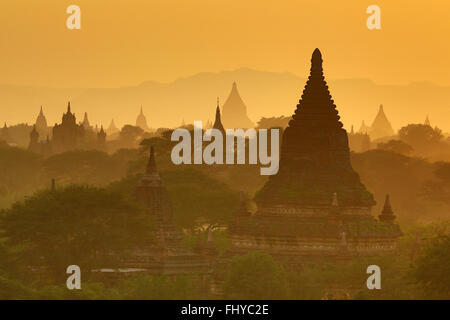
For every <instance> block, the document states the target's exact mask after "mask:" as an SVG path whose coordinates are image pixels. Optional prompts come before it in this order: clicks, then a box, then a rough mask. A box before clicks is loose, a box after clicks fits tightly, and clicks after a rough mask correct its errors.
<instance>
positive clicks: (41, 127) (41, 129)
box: [35, 106, 49, 138]
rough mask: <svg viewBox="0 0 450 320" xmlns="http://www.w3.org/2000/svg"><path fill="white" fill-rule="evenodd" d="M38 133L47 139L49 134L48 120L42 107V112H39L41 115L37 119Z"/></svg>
mask: <svg viewBox="0 0 450 320" xmlns="http://www.w3.org/2000/svg"><path fill="white" fill-rule="evenodd" d="M35 125H36V131H37V132H38V133H39V136H40V137H41V138H45V137H46V136H47V134H48V133H49V130H48V125H47V119H46V118H45V115H44V111H43V109H42V106H41V110H40V111H39V115H38V116H37V118H36V123H35Z"/></svg>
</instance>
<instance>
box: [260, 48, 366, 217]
mask: <svg viewBox="0 0 450 320" xmlns="http://www.w3.org/2000/svg"><path fill="white" fill-rule="evenodd" d="M339 119H340V117H339V115H338V111H337V110H336V105H335V104H334V101H333V100H332V98H331V95H330V92H329V91H328V86H327V84H326V82H325V79H324V76H323V70H322V55H321V53H320V51H319V49H316V50H315V51H314V53H313V55H312V59H311V73H310V76H309V79H308V81H307V83H306V86H305V89H304V91H303V95H302V98H301V99H300V101H299V104H298V105H297V109H296V110H295V114H294V115H293V117H292V120H291V121H290V122H289V126H288V127H287V128H286V130H285V131H284V134H283V142H282V146H281V155H280V167H279V172H278V174H277V175H274V176H271V177H270V178H269V180H268V182H267V183H266V185H265V186H264V187H263V188H262V190H260V192H259V193H258V194H257V196H256V201H257V203H258V207H259V208H261V209H262V210H264V208H270V207H272V208H273V207H276V206H278V205H280V204H283V205H285V204H286V203H290V204H292V206H295V207H302V208H306V207H308V206H316V207H317V206H324V208H326V207H328V206H329V203H330V199H331V198H332V195H333V193H334V192H337V194H338V195H339V201H340V203H341V205H342V206H343V207H344V208H345V207H348V208H352V210H353V208H360V209H361V210H363V211H368V210H369V209H370V207H371V206H373V205H374V204H375V201H374V199H373V196H372V194H371V193H370V192H368V191H367V189H366V188H365V187H364V185H363V184H362V183H361V182H360V179H359V176H358V174H357V173H356V172H355V171H354V170H353V168H352V166H351V164H350V151H349V147H348V138H347V132H346V131H345V130H344V129H343V128H342V126H343V125H342V123H341V122H340V121H339Z"/></svg>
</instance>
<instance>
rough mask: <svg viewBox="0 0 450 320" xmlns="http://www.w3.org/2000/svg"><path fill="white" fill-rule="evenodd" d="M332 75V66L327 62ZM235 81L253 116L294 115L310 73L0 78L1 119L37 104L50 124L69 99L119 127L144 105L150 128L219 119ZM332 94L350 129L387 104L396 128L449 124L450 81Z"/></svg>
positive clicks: (344, 88)
mask: <svg viewBox="0 0 450 320" xmlns="http://www.w3.org/2000/svg"><path fill="white" fill-rule="evenodd" d="M325 74H326V69H325ZM233 81H236V82H237V84H238V87H239V92H240V94H241V97H242V99H243V101H244V102H245V104H246V105H247V108H248V110H247V112H248V116H249V117H250V119H251V120H252V121H253V122H254V123H256V122H257V121H258V120H259V119H260V117H262V116H265V117H270V116H280V115H291V114H292V112H293V111H294V110H295V106H296V104H297V101H298V99H299V98H300V96H301V93H302V90H303V87H304V85H305V82H306V78H301V77H298V76H296V75H294V74H292V73H287V72H286V73H274V72H264V71H257V70H251V69H247V68H241V69H238V70H234V71H222V72H218V73H209V72H203V73H198V74H195V75H193V76H189V77H184V78H180V79H178V80H176V81H174V82H171V83H158V82H153V81H147V82H144V83H142V84H140V85H138V86H129V87H121V88H86V89H71V88H68V89H54V88H41V87H33V86H13V85H0V122H3V121H5V120H6V121H7V122H8V123H18V122H29V123H32V122H34V121H35V119H36V116H37V114H38V112H39V106H40V105H43V106H44V112H45V114H46V116H47V121H48V123H49V124H50V125H52V124H54V123H55V121H58V122H59V121H60V120H61V115H62V112H63V111H64V110H65V108H66V105H67V100H71V102H72V109H73V111H74V112H75V113H76V115H77V117H78V120H81V119H80V117H81V116H82V114H83V113H84V111H87V112H88V113H89V119H90V120H91V122H92V123H94V124H95V123H99V124H100V123H102V124H103V125H106V126H107V125H108V124H109V122H110V121H111V118H114V119H115V121H116V124H117V126H118V127H122V126H123V124H125V123H132V124H134V122H135V120H136V117H137V115H138V113H139V110H140V106H141V105H143V108H144V114H145V115H146V117H147V120H148V124H149V126H150V127H152V128H156V127H168V126H175V125H179V124H180V123H181V121H182V119H184V120H185V122H186V123H190V122H192V121H194V120H203V121H204V122H206V121H207V120H208V119H211V120H214V113H215V106H216V97H217V96H219V97H220V98H221V101H225V99H226V98H227V96H228V94H229V90H230V86H231V84H232V83H233ZM328 84H329V87H330V90H331V94H332V96H333V99H334V100H335V103H336V105H337V106H338V109H339V111H340V115H341V117H342V120H343V122H344V124H345V126H346V128H350V126H351V125H352V124H354V125H355V126H356V127H359V125H360V124H361V121H362V120H363V119H364V120H366V123H372V121H373V119H374V118H375V115H376V114H377V111H378V107H379V105H380V104H383V106H384V108H385V113H386V115H387V117H388V119H389V120H390V121H391V123H392V126H393V127H394V130H398V129H399V128H400V127H401V126H403V125H405V124H407V123H423V122H424V120H425V117H426V115H427V114H428V115H429V117H430V121H431V125H432V126H435V125H437V126H439V127H441V128H442V129H444V130H445V131H449V130H450V125H449V124H448V120H447V118H448V110H449V109H450V87H444V86H439V85H435V84H431V83H426V82H423V83H412V84H409V85H382V84H376V83H374V82H372V81H370V80H367V79H341V80H331V79H329V82H328Z"/></svg>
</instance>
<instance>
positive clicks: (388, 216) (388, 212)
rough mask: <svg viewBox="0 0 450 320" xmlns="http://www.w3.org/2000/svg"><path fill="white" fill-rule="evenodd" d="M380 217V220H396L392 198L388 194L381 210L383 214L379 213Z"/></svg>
mask: <svg viewBox="0 0 450 320" xmlns="http://www.w3.org/2000/svg"><path fill="white" fill-rule="evenodd" d="M379 219H380V221H385V222H394V220H395V215H394V212H393V211H392V207H391V200H390V197H389V195H388V194H387V195H386V199H385V200H384V206H383V210H382V211H381V214H380V215H379Z"/></svg>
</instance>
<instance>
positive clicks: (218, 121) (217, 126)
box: [213, 98, 225, 135]
mask: <svg viewBox="0 0 450 320" xmlns="http://www.w3.org/2000/svg"><path fill="white" fill-rule="evenodd" d="M213 129H217V130H219V131H220V132H222V134H223V135H225V129H224V127H223V125H222V120H221V118H220V107H219V98H217V107H216V119H215V120H214V125H213Z"/></svg>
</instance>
